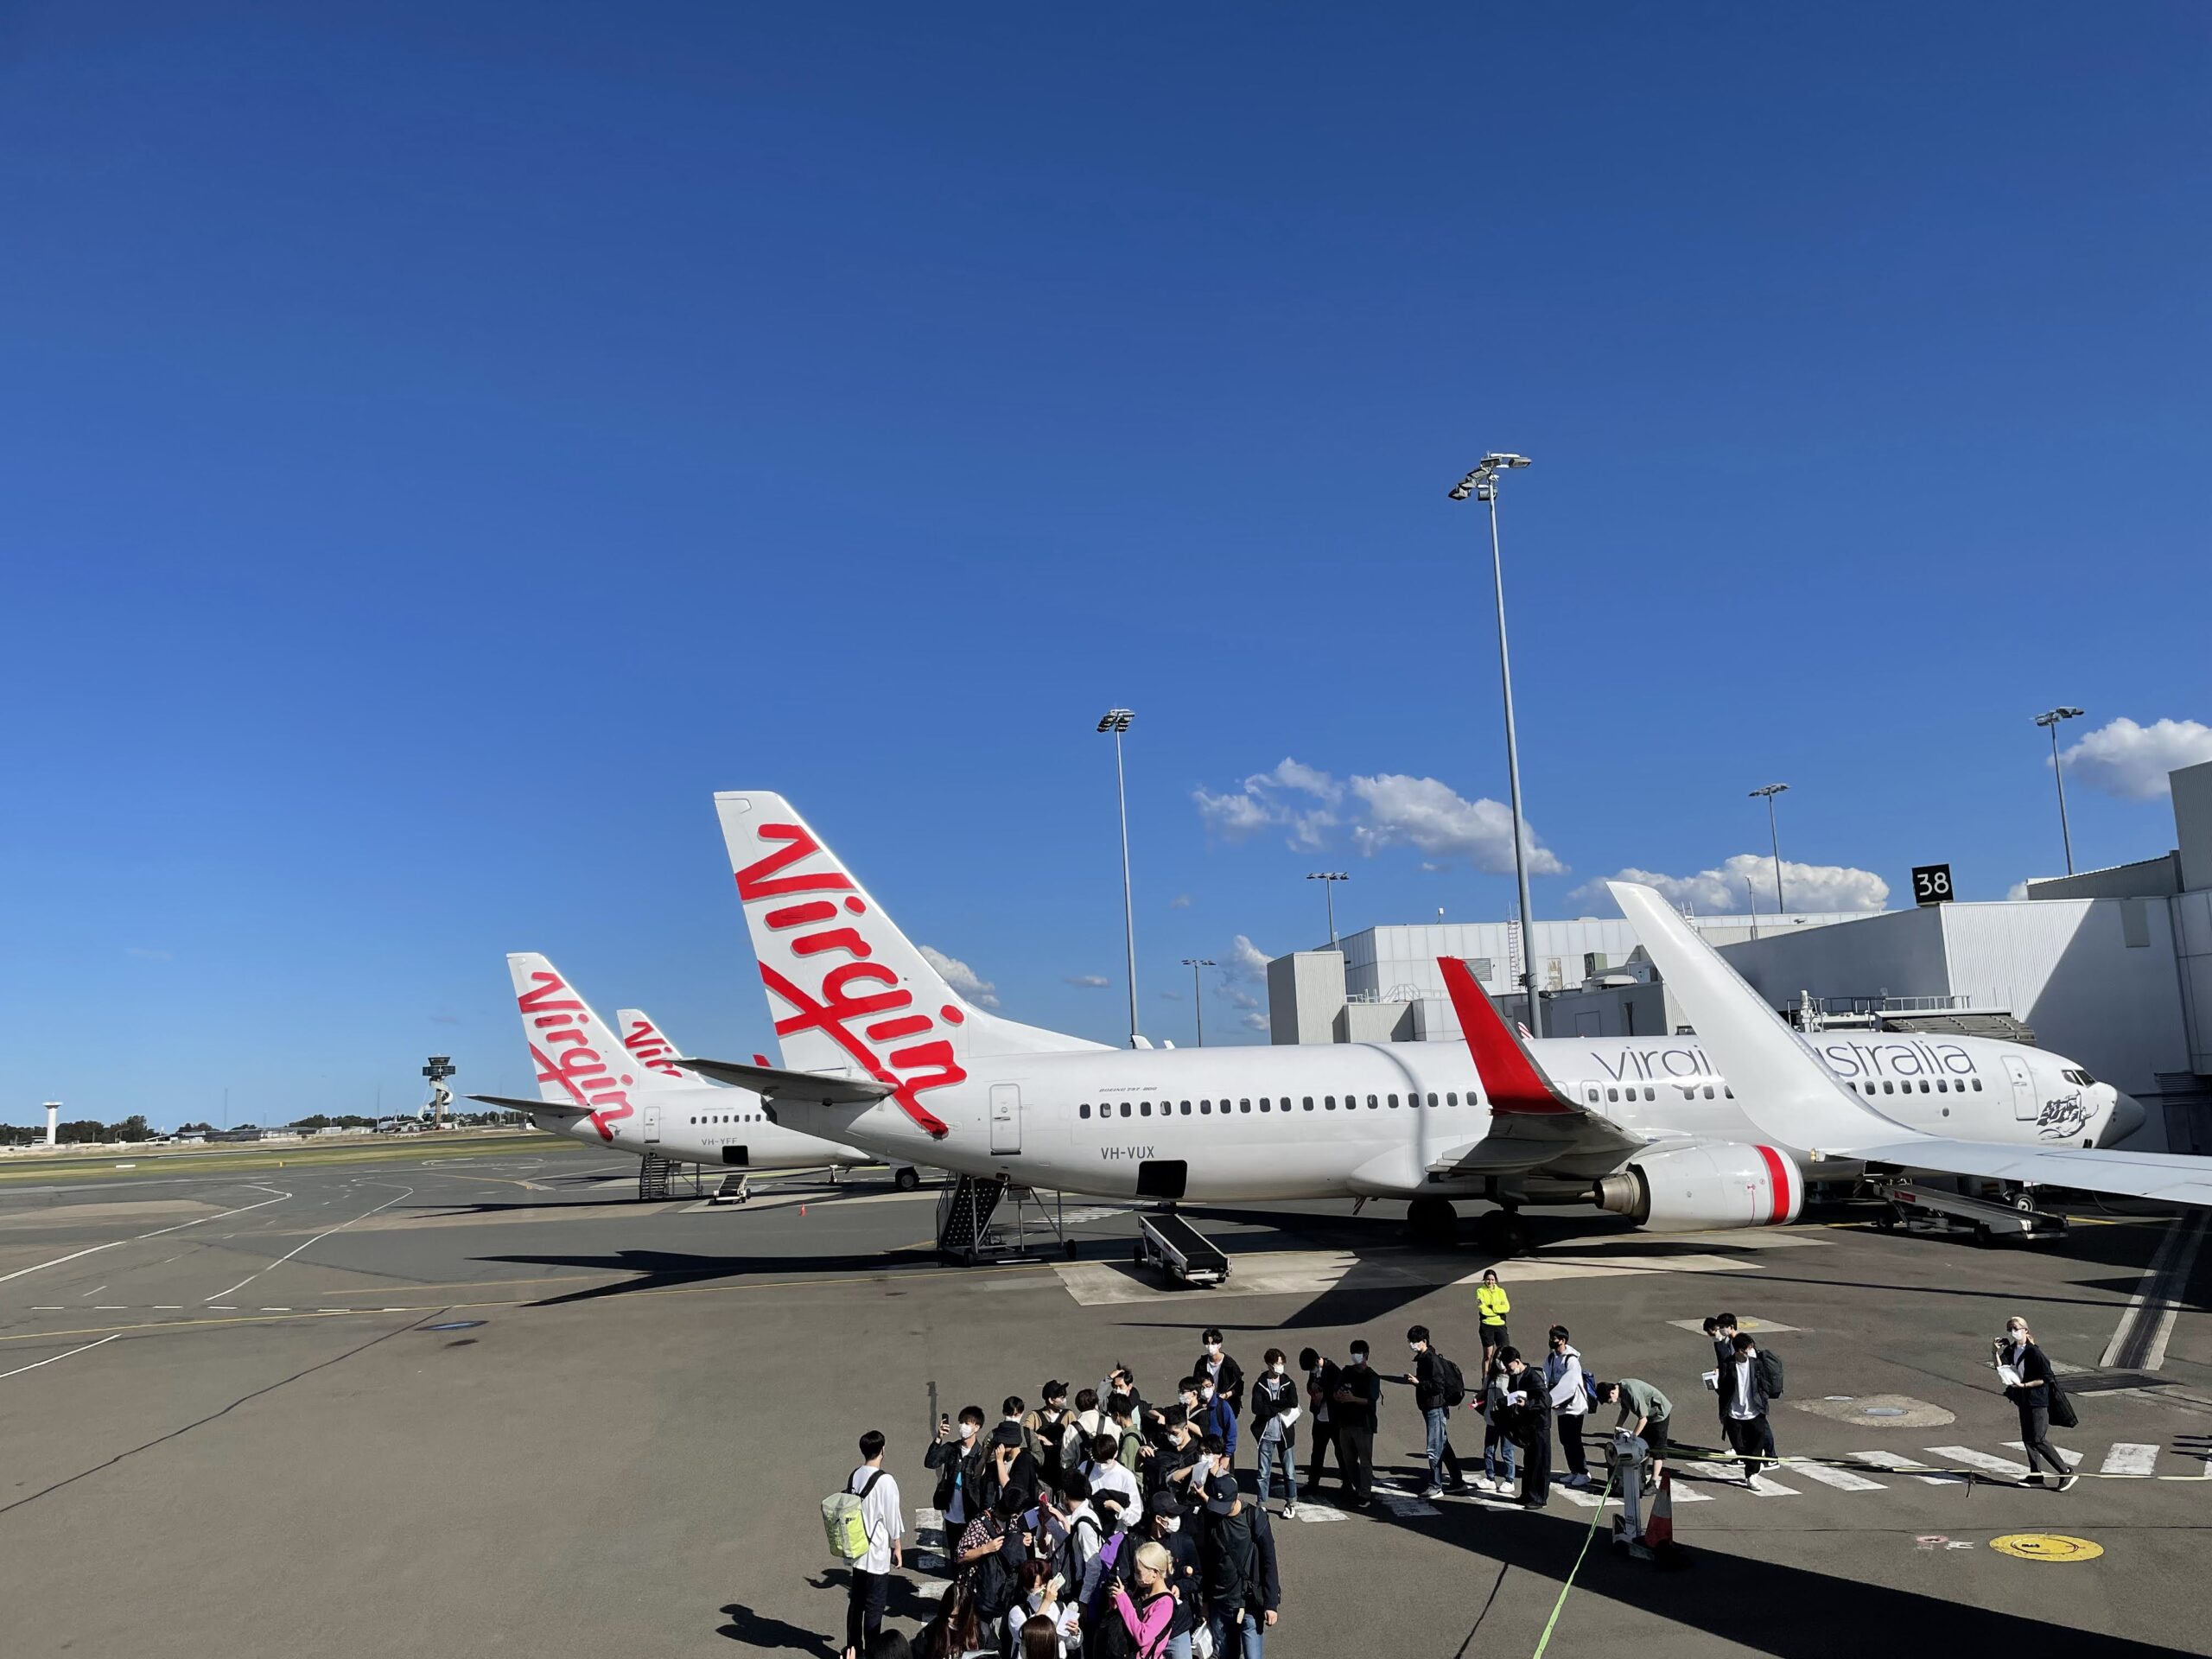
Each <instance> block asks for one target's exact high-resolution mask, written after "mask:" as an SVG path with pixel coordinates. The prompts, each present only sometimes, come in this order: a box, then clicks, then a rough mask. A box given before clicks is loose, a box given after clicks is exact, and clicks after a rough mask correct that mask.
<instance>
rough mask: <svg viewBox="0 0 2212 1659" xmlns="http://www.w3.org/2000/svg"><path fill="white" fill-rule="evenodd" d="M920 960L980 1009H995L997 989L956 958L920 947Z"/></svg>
mask: <svg viewBox="0 0 2212 1659" xmlns="http://www.w3.org/2000/svg"><path fill="white" fill-rule="evenodd" d="M921 952H922V960H923V961H924V962H926V963H929V965H930V966H931V967H932V968H934V969H937V970H938V974H939V975H940V976H942V977H943V978H944V982H945V983H946V984H948V985H950V986H951V987H952V988H953V989H954V990H956V991H957V992H959V993H960V995H963V996H964V997H966V998H967V999H968V1000H969V1001H970V1002H973V1003H974V1004H975V1005H976V1007H980V1008H995V1007H998V1005H999V988H998V987H997V986H995V985H994V984H992V983H991V982H990V981H989V980H988V979H985V978H984V977H983V976H982V975H981V974H978V973H977V972H976V970H975V969H973V968H970V967H969V965H968V964H967V963H964V962H963V961H961V960H960V958H959V957H948V956H946V955H945V954H944V951H942V950H933V949H932V948H931V947H930V946H928V945H926V944H925V945H923V946H922V947H921Z"/></svg>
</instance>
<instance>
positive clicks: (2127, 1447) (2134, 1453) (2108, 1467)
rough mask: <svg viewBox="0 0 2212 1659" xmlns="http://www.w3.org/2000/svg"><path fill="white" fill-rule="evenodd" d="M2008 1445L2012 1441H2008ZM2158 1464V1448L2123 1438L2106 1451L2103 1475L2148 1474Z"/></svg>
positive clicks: (2100, 1472) (2101, 1472)
mask: <svg viewBox="0 0 2212 1659" xmlns="http://www.w3.org/2000/svg"><path fill="white" fill-rule="evenodd" d="M2006 1444H2007V1445H2010V1444H2011V1442H2010V1441H2007V1442H2006ZM2157 1467H2158V1447H2157V1446H2141V1445H2138V1444H2136V1443H2135V1442H2133V1441H2132V1440H2122V1441H2121V1442H2120V1444H2119V1445H2117V1446H2113V1449H2112V1450H2111V1451H2109V1452H2106V1453H2105V1460H2104V1464H2103V1465H2102V1466H2101V1468H2100V1469H2099V1470H2098V1471H2097V1472H2098V1473H2099V1474H2101V1475H2147V1474H2149V1473H2151V1472H2152V1471H2153V1470H2155V1469H2156V1468H2157Z"/></svg>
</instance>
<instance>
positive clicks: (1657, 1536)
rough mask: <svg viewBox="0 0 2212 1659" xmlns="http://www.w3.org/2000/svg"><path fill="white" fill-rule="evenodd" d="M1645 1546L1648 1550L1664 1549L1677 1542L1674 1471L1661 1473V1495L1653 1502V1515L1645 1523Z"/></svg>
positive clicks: (1662, 1471)
mask: <svg viewBox="0 0 2212 1659" xmlns="http://www.w3.org/2000/svg"><path fill="white" fill-rule="evenodd" d="M1642 1541H1643V1547H1644V1548H1646V1549H1662V1548H1666V1547H1667V1546H1669V1545H1670V1544H1672V1543H1673V1542H1674V1541H1675V1476H1674V1471H1672V1470H1664V1469H1662V1470H1661V1471H1660V1472H1659V1495H1658V1497H1655V1498H1653V1499H1652V1500H1651V1514H1650V1516H1649V1519H1647V1520H1646V1521H1645V1522H1644V1523H1643V1540H1642Z"/></svg>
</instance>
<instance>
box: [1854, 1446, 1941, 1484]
mask: <svg viewBox="0 0 2212 1659" xmlns="http://www.w3.org/2000/svg"><path fill="white" fill-rule="evenodd" d="M1851 1460H1852V1461H1853V1463H1871V1464H1872V1465H1874V1466H1875V1467H1876V1468H1877V1469H1898V1470H1910V1469H1925V1468H1926V1467H1927V1466H1928V1465H1926V1464H1924V1463H1916V1462H1915V1461H1914V1460H1913V1459H1910V1458H1904V1457H1899V1456H1898V1455H1897V1453H1896V1452H1853V1453H1852V1454H1851ZM1913 1478H1914V1479H1916V1480H1918V1481H1921V1482H1923V1483H1925V1484H1928V1485H1930V1486H1955V1485H1957V1484H1959V1481H1960V1477H1959V1476H1957V1475H1915V1476H1914V1477H1913Z"/></svg>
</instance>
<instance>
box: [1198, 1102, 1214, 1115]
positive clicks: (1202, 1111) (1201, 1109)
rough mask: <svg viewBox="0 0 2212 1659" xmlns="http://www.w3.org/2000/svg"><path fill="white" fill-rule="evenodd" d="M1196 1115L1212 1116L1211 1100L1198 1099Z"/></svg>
mask: <svg viewBox="0 0 2212 1659" xmlns="http://www.w3.org/2000/svg"><path fill="white" fill-rule="evenodd" d="M1198 1116H1201V1117H1211V1116H1213V1102H1211V1101H1210V1100H1202V1101H1200V1102H1199V1103H1198Z"/></svg>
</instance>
